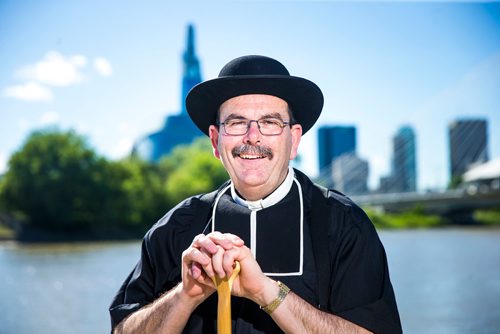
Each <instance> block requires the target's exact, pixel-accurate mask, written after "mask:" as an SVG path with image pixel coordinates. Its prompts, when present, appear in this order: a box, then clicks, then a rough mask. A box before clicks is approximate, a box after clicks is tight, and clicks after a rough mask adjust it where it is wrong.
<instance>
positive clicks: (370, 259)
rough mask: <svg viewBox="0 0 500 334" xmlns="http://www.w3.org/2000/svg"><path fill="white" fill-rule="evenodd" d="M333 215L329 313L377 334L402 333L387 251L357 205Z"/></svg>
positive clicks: (338, 210)
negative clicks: (332, 257) (334, 221)
mask: <svg viewBox="0 0 500 334" xmlns="http://www.w3.org/2000/svg"><path fill="white" fill-rule="evenodd" d="M334 212H335V213H334V216H335V220H336V221H337V223H335V224H334V225H335V226H333V227H332V229H331V231H330V238H332V239H333V240H332V241H333V242H330V247H331V249H330V252H331V253H330V254H335V256H334V259H333V263H332V280H331V290H330V305H329V309H330V311H331V312H332V313H333V314H336V315H338V316H340V317H342V318H344V319H346V320H349V321H351V322H353V323H355V324H358V325H360V326H362V327H364V328H366V329H368V330H370V331H372V332H374V333H401V332H402V329H401V322H400V319H399V313H398V309H397V305H396V299H395V296H394V291H393V288H392V284H391V281H390V278H389V270H388V265H387V258H386V254H385V250H384V247H383V245H382V243H381V242H380V239H379V237H378V235H377V232H376V230H375V228H374V227H373V224H372V223H371V221H370V220H369V218H368V217H367V216H366V214H365V213H364V212H363V211H362V210H361V209H360V208H359V207H357V206H355V205H352V206H351V205H349V206H347V207H346V206H342V208H341V209H340V208H339V207H337V208H336V210H334Z"/></svg>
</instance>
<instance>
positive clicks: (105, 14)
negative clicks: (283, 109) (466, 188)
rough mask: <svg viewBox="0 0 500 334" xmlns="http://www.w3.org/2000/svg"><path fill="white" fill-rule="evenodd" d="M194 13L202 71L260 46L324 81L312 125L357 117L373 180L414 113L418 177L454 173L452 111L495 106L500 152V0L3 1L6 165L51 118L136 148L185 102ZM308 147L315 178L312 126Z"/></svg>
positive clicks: (427, 182)
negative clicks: (450, 131) (185, 56)
mask: <svg viewBox="0 0 500 334" xmlns="http://www.w3.org/2000/svg"><path fill="white" fill-rule="evenodd" d="M189 23H193V24H194V25H195V27H196V51H197V54H198V56H199V58H200V60H201V68H202V75H203V78H204V79H208V78H213V77H215V76H217V74H218V72H219V70H220V68H221V67H222V66H223V65H224V64H225V63H227V62H228V61H229V60H231V59H233V58H235V57H238V56H241V55H244V54H263V55H268V56H271V57H274V58H276V59H278V60H280V61H281V62H283V63H284V64H285V65H286V66H287V68H288V69H289V71H290V72H291V74H293V75H297V76H303V77H306V78H308V79H310V80H312V81H314V82H315V83H317V84H318V85H319V86H320V87H321V89H322V90H323V93H324V95H325V107H324V111H323V114H322V116H321V117H320V119H319V122H318V124H317V125H316V129H317V127H318V125H323V124H336V125H342V124H349V125H350V124H353V125H356V126H357V131H358V148H357V149H358V154H359V155H360V156H361V157H362V158H364V159H367V160H368V161H369V162H370V185H371V186H372V187H373V186H376V185H377V184H378V179H379V178H380V177H381V176H383V175H386V174H387V173H388V172H389V170H390V157H391V138H392V136H393V135H394V134H395V133H396V132H397V131H398V129H399V128H400V127H401V126H403V125H407V124H409V125H411V126H412V127H413V128H414V129H415V132H416V136H417V168H418V179H419V182H418V184H419V187H420V189H424V188H436V187H443V186H444V185H445V184H446V183H447V180H448V148H447V126H448V124H449V123H450V122H451V121H453V120H455V119H457V118H462V117H466V118H471V117H481V118H486V119H487V120H488V124H489V126H488V130H489V153H490V157H499V156H500V3H499V2H486V3H483V2H448V1H445V2H439V3H438V2H406V1H396V2H392V1H388V2H376V1H365V2H338V1H190V0H185V1H176V2H174V1H165V0H164V1H92V0H90V1H62V0H61V1H50V0H47V1H35V0H31V1H30V0H26V1H10V0H0V45H1V48H0V60H1V61H0V172H4V171H5V170H6V169H7V168H8V167H7V161H8V158H9V157H10V155H11V154H12V153H13V152H15V151H16V150H18V149H19V148H20V147H21V145H22V143H23V141H24V140H25V139H26V137H27V135H28V134H29V133H30V132H31V131H33V130H34V129H39V128H42V127H45V126H50V125H57V126H59V127H60V128H61V129H75V130H76V131H77V132H78V133H80V134H83V135H85V136H86V137H87V138H88V140H89V143H90V144H91V146H92V147H93V148H94V149H96V150H97V152H98V153H100V154H103V155H105V156H107V157H109V158H112V159H118V158H121V157H123V156H125V155H127V154H128V153H129V152H130V149H131V147H132V144H133V142H134V140H136V139H137V138H139V137H141V136H143V135H144V134H147V133H150V132H152V131H155V130H157V129H159V128H160V127H161V126H162V124H163V122H164V118H165V116H167V115H168V114H172V113H177V112H178V110H180V104H181V101H180V100H181V98H180V96H181V85H180V82H181V76H182V67H181V65H182V62H181V54H182V51H183V49H184V47H185V45H184V44H185V37H186V27H187V25H188V24H189ZM300 154H301V156H302V159H303V161H302V169H303V170H304V171H305V172H307V173H309V174H310V175H311V176H314V175H315V174H316V173H317V164H318V162H317V149H316V131H315V128H313V130H311V131H310V132H309V133H308V134H306V135H305V136H304V138H303V141H302V144H301V148H300Z"/></svg>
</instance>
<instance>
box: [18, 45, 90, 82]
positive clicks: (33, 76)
mask: <svg viewBox="0 0 500 334" xmlns="http://www.w3.org/2000/svg"><path fill="white" fill-rule="evenodd" d="M86 64H87V59H86V58H85V56H82V55H74V56H69V57H64V56H63V55H61V54H60V53H59V52H57V51H50V52H48V53H47V54H46V55H45V58H43V59H42V60H40V61H38V62H37V63H35V64H33V65H28V66H25V67H23V68H21V69H20V70H18V71H17V75H18V76H19V77H21V78H23V79H27V80H33V81H38V82H41V83H44V84H47V85H52V86H69V85H74V84H76V83H79V82H81V81H82V80H83V78H84V76H83V74H82V73H81V72H80V69H81V68H83V67H84V66H85V65H86Z"/></svg>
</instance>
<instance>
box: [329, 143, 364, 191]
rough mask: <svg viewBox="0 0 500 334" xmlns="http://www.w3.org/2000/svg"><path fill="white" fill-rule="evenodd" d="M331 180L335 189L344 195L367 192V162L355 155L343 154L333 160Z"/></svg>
mask: <svg viewBox="0 0 500 334" xmlns="http://www.w3.org/2000/svg"><path fill="white" fill-rule="evenodd" d="M332 179H333V184H334V185H335V189H337V190H339V191H340V192H343V193H344V194H346V195H360V194H365V193H367V192H368V162H367V161H365V160H362V159H360V158H359V157H358V156H356V154H355V153H353V152H350V153H344V154H342V155H341V156H340V157H338V158H336V159H334V160H333V163H332Z"/></svg>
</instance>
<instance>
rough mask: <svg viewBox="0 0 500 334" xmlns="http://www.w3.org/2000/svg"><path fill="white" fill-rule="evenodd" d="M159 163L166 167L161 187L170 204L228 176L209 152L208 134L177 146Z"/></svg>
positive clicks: (209, 188) (210, 186)
mask: <svg viewBox="0 0 500 334" xmlns="http://www.w3.org/2000/svg"><path fill="white" fill-rule="evenodd" d="M161 165H162V166H163V168H164V169H165V170H166V171H170V174H169V177H168V179H167V181H166V184H165V187H166V192H167V196H168V198H169V199H170V200H171V201H172V204H176V203H178V202H180V201H181V200H183V199H185V198H186V197H189V196H192V195H194V194H198V193H205V192H209V191H212V190H214V189H216V188H217V187H218V186H220V185H221V184H222V183H223V182H225V181H226V180H227V179H228V175H227V172H226V170H225V169H224V167H223V166H222V164H221V163H220V161H218V160H217V159H216V158H215V157H214V156H213V154H212V146H211V143H210V141H209V140H208V138H199V139H197V140H195V141H194V142H193V144H191V145H189V146H185V145H183V146H179V147H178V148H176V149H175V150H174V152H173V153H172V155H171V156H169V157H167V158H165V159H164V160H163V161H162V162H161Z"/></svg>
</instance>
